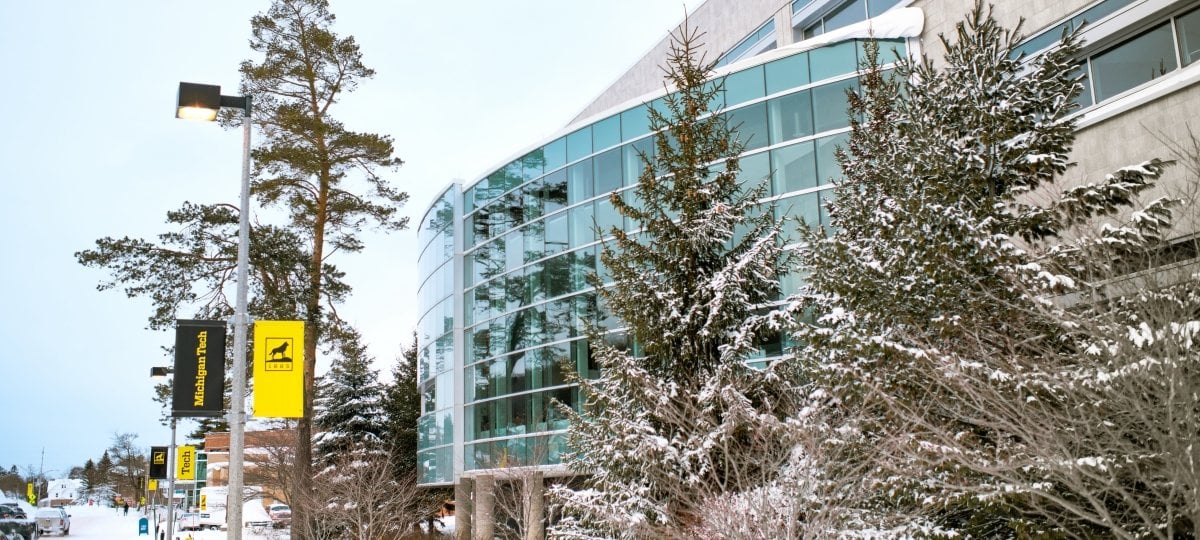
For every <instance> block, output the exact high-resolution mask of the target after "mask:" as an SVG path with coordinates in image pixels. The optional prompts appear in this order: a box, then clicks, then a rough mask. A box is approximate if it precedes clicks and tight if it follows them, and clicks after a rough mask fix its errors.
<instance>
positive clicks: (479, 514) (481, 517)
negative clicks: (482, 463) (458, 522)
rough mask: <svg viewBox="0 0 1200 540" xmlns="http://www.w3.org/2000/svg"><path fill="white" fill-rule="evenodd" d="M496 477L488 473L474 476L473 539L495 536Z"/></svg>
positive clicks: (485, 539)
mask: <svg viewBox="0 0 1200 540" xmlns="http://www.w3.org/2000/svg"><path fill="white" fill-rule="evenodd" d="M495 514H496V477H495V476H492V475H490V474H484V475H480V476H478V477H476V478H475V523H474V524H473V525H474V526H475V540H492V539H493V538H495V528H496V527H495V526H496V518H495Z"/></svg>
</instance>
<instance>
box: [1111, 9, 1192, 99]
mask: <svg viewBox="0 0 1200 540" xmlns="http://www.w3.org/2000/svg"><path fill="white" fill-rule="evenodd" d="M1089 63H1090V64H1091V72H1092V76H1091V80H1092V89H1093V93H1094V95H1095V96H1096V101H1104V100H1106V99H1109V98H1111V97H1113V96H1116V95H1117V94H1120V93H1122V92H1124V91H1126V90H1129V89H1130V88H1133V87H1135V86H1138V85H1141V84H1142V83H1145V82H1149V81H1151V80H1153V79H1157V78H1158V77H1161V76H1163V75H1166V74H1167V73H1168V72H1171V71H1175V69H1176V68H1178V67H1179V65H1178V64H1176V62H1175V44H1174V43H1173V40H1172V37H1171V25H1170V24H1167V23H1164V24H1160V25H1158V26H1157V27H1155V28H1153V29H1151V30H1150V31H1148V32H1145V33H1143V34H1141V35H1139V36H1137V37H1135V38H1133V39H1131V40H1129V41H1126V42H1125V43H1122V44H1120V45H1117V46H1116V47H1113V48H1112V49H1109V50H1107V51H1105V52H1103V53H1100V54H1097V55H1096V56H1093V57H1092V58H1091V60H1090V62H1089Z"/></svg>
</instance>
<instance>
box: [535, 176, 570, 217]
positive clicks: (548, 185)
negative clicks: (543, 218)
mask: <svg viewBox="0 0 1200 540" xmlns="http://www.w3.org/2000/svg"><path fill="white" fill-rule="evenodd" d="M542 182H543V186H542V191H541V192H540V197H541V200H542V210H543V212H544V213H545V214H550V213H553V212H554V211H556V210H560V209H562V208H564V207H566V205H567V171H565V170H558V171H555V172H552V173H550V174H548V175H546V177H545V178H544V179H542Z"/></svg>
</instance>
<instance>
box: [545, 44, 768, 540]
mask: <svg viewBox="0 0 1200 540" xmlns="http://www.w3.org/2000/svg"><path fill="white" fill-rule="evenodd" d="M672 37H673V40H672V45H671V50H670V55H669V58H668V65H667V66H666V72H667V74H666V84H667V86H668V87H669V89H671V90H673V92H671V93H670V94H668V96H667V98H666V100H665V104H666V110H664V111H658V110H653V109H652V110H651V111H650V126H651V129H652V131H655V132H656V134H655V136H654V142H655V145H654V153H653V156H650V155H643V156H642V161H643V167H642V171H641V174H640V176H639V179H638V180H639V183H638V185H637V187H636V188H635V190H634V199H633V200H632V201H628V200H626V199H624V198H623V197H622V195H620V194H614V195H612V196H611V197H610V200H611V201H612V204H613V205H614V207H615V208H616V209H617V211H618V212H620V213H621V214H622V215H623V216H625V217H627V218H629V219H630V220H631V222H632V223H633V227H632V228H633V229H640V232H638V233H637V234H629V233H626V232H625V231H623V230H621V229H619V228H614V229H613V230H610V231H601V232H602V233H604V235H605V236H607V235H611V236H612V239H611V241H608V242H606V243H605V245H604V248H603V251H602V254H601V261H602V263H603V267H604V268H606V269H607V272H608V274H609V275H610V276H611V279H612V282H611V283H610V284H605V283H603V282H602V281H601V278H600V277H599V276H597V275H592V276H591V283H592V285H594V286H595V287H596V291H597V292H596V294H597V296H598V297H599V300H600V302H599V305H600V306H602V308H601V309H604V310H605V311H606V312H605V313H604V315H605V316H613V317H615V318H616V319H619V320H620V321H622V322H623V323H624V324H626V325H627V329H626V330H625V332H626V334H627V335H628V337H629V338H632V341H633V343H634V346H633V348H628V347H625V346H622V345H619V343H620V342H621V341H622V340H619V339H609V338H611V337H612V336H607V337H606V336H605V335H604V333H603V332H604V331H605V329H604V328H601V327H600V326H599V325H594V326H593V328H592V329H591V331H590V336H589V343H590V347H591V349H592V351H593V354H594V355H595V357H596V358H597V359H598V360H599V363H600V365H601V368H602V369H601V373H600V376H599V378H598V379H596V380H583V381H581V382H580V384H581V386H582V394H583V396H585V398H586V400H585V402H584V404H583V410H582V411H581V412H578V413H575V412H574V411H570V412H569V414H570V419H571V425H570V430H569V444H570V447H571V449H572V452H573V455H572V457H571V460H570V461H569V464H570V466H571V468H572V469H573V470H574V471H576V472H577V473H580V474H584V475H587V476H586V477H585V480H584V484H585V489H583V490H579V491H573V490H569V489H565V488H558V489H556V491H555V495H556V497H557V498H558V499H559V501H560V503H561V504H562V507H563V510H564V513H565V514H566V516H567V517H566V518H565V519H564V520H563V521H562V522H561V523H560V524H559V527H558V529H557V531H556V534H559V535H565V536H583V537H588V536H601V537H613V536H617V537H651V536H658V535H661V534H664V533H665V532H666V531H675V532H676V533H677V532H678V531H679V530H681V528H687V527H691V526H694V525H695V524H696V523H698V522H699V521H700V517H701V514H702V513H703V512H704V510H703V508H704V505H705V504H706V503H707V502H708V501H710V500H711V499H713V498H715V497H720V496H723V495H725V494H728V493H731V492H737V491H740V490H743V489H750V488H753V487H754V486H756V485H758V484H759V483H760V482H762V481H764V480H765V479H767V478H770V477H771V476H772V475H773V474H774V470H776V469H777V465H778V462H779V460H781V459H785V458H786V455H787V453H788V450H789V448H790V446H789V444H787V441H786V439H787V437H788V434H787V431H788V430H786V429H784V426H783V418H784V417H785V416H786V413H787V412H788V409H787V407H786V406H785V404H786V403H787V401H788V398H787V397H785V396H787V395H788V392H786V391H785V389H786V388H788V385H787V384H786V378H782V377H779V376H778V375H779V374H778V373H776V372H775V371H774V369H771V368H769V369H767V370H765V371H764V370H755V369H751V368H749V367H748V366H747V365H746V361H747V358H748V357H749V355H750V354H751V353H752V352H753V351H755V350H756V347H755V346H756V343H758V342H759V341H761V340H762V339H764V338H766V337H767V336H768V335H769V334H770V333H772V332H776V331H778V329H779V324H780V321H781V320H783V319H785V317H783V315H782V312H780V311H778V310H776V309H771V308H770V306H771V302H772V300H773V299H774V298H776V297H777V295H778V274H779V268H780V267H781V266H782V265H784V264H786V260H787V256H786V255H785V253H784V252H783V251H782V249H781V244H782V243H781V242H780V240H779V238H778V233H779V226H780V225H779V223H777V222H775V221H774V220H773V218H772V212H770V211H769V210H768V211H765V212H764V211H762V209H761V208H760V205H759V203H758V200H759V199H760V198H761V197H762V196H763V195H764V193H765V191H764V190H765V184H764V183H763V182H762V180H763V179H761V178H751V179H739V177H738V172H739V167H738V155H739V154H740V153H741V151H742V148H743V144H742V142H741V141H739V139H738V135H737V132H736V129H737V126H730V125H729V124H728V121H727V118H726V117H725V116H723V115H722V114H720V113H719V111H711V110H710V109H709V107H710V104H712V103H714V100H715V99H717V98H719V96H720V94H721V84H720V82H719V81H717V82H714V81H713V80H712V64H704V63H702V61H701V59H700V58H699V52H698V51H699V38H700V34H699V33H698V32H696V31H694V30H692V29H690V28H689V27H688V26H687V24H686V21H685V24H684V25H683V26H682V27H681V29H680V30H679V31H678V32H677V33H675V34H673V36H672ZM743 180H745V181H743Z"/></svg>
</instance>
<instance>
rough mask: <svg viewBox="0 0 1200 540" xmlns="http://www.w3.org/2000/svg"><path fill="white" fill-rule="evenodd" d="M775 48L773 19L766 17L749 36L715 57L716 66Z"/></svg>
mask: <svg viewBox="0 0 1200 540" xmlns="http://www.w3.org/2000/svg"><path fill="white" fill-rule="evenodd" d="M774 48H775V20H774V19H767V22H764V23H762V24H761V25H759V27H758V28H756V29H755V30H754V32H751V33H750V35H749V36H746V37H745V38H744V39H742V40H741V41H739V42H738V44H737V45H734V46H733V48H732V49H729V51H727V52H726V53H725V54H723V55H721V57H720V58H718V59H717V65H716V67H721V66H724V65H728V64H731V63H733V62H736V61H738V60H741V59H742V58H746V57H748V56H751V55H754V54H758V53H761V52H764V51H769V50H771V49H774Z"/></svg>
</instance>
